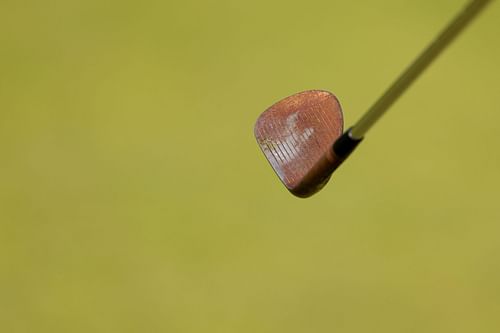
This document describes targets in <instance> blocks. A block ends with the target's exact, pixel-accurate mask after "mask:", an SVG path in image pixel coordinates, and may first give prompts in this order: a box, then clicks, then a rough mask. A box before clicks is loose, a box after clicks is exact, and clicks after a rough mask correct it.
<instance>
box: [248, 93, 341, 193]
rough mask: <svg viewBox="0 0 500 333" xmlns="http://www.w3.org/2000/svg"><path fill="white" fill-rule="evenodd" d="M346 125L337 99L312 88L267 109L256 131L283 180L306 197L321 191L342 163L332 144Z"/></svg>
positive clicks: (293, 191) (288, 186)
mask: <svg viewBox="0 0 500 333" xmlns="http://www.w3.org/2000/svg"><path fill="white" fill-rule="evenodd" d="M343 127H344V119H343V115H342V109H341V106H340V103H339V101H338V100H337V98H336V97H335V96H334V95H333V94H332V93H329V92H327V91H321V90H309V91H304V92H300V93H297V94H295V95H292V96H289V97H287V98H285V99H283V100H281V101H279V102H277V103H276V104H274V105H273V106H271V107H270V108H268V109H267V110H266V111H264V112H263V113H262V114H261V115H260V117H259V118H258V119H257V122H256V124H255V128H254V134H255V138H256V139H257V143H258V144H259V146H260V148H261V149H262V152H263V153H264V155H265V156H266V158H267V160H268V161H269V163H270V164H271V166H272V167H273V169H274V171H275V172H276V174H277V175H278V177H279V178H280V180H281V182H282V183H283V184H284V185H285V186H286V188H287V189H288V190H289V191H290V192H291V193H292V194H294V195H296V196H298V197H303V198H305V197H309V196H311V195H312V194H314V193H316V192H317V191H319V190H320V189H321V188H322V187H323V186H324V185H325V184H326V183H327V182H328V180H329V178H330V175H331V173H332V172H333V171H334V170H335V169H336V168H337V166H338V165H339V164H340V163H341V159H340V158H338V157H337V156H336V155H335V153H334V152H333V149H332V146H333V144H334V142H335V141H336V140H337V139H338V138H339V137H340V136H342V132H343Z"/></svg>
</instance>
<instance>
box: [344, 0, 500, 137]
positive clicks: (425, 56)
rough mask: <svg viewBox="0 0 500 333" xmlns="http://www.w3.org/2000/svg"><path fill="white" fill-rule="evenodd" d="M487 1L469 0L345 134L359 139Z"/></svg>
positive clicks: (488, 0)
mask: <svg viewBox="0 0 500 333" xmlns="http://www.w3.org/2000/svg"><path fill="white" fill-rule="evenodd" d="M490 1H491V0H473V1H471V2H470V3H469V4H468V5H467V6H466V7H465V8H464V9H463V11H462V12H461V13H460V14H458V15H457V17H455V19H454V20H453V21H452V22H451V23H450V24H449V25H448V26H447V27H446V28H445V29H444V30H443V31H442V32H441V34H440V35H439V36H438V37H437V38H436V39H435V40H434V41H433V42H432V43H431V44H430V45H429V46H428V47H427V49H426V50H425V51H424V52H423V53H422V54H420V56H419V57H418V58H417V59H416V60H415V61H414V62H413V63H412V64H411V65H410V66H409V67H408V68H407V69H406V70H405V71H404V72H403V73H402V74H401V76H400V77H399V78H398V79H397V80H396V81H395V82H394V83H393V84H392V85H391V86H390V87H389V89H388V90H387V91H386V92H385V94H384V95H382V96H381V97H380V98H379V99H378V100H377V101H376V102H375V104H373V106H372V107H371V108H370V109H369V110H368V111H367V112H366V113H365V114H364V115H363V117H361V119H360V120H359V121H358V122H357V123H356V124H355V125H354V126H353V127H352V128H351V129H350V131H349V133H348V135H349V137H350V138H352V139H354V140H360V139H362V138H363V137H364V135H365V134H366V132H367V131H368V130H369V129H370V128H371V127H372V126H373V124H375V122H376V121H377V120H378V119H379V118H380V117H381V116H382V115H383V114H384V113H385V111H387V109H389V107H390V106H391V105H392V104H393V103H394V102H395V101H396V100H397V99H398V98H399V97H400V96H401V95H402V94H403V93H404V92H405V90H406V89H408V87H409V86H410V85H411V84H412V83H413V82H414V81H415V79H417V78H418V76H419V75H420V74H422V72H423V71H424V70H425V69H426V68H427V67H428V66H429V65H430V64H431V63H432V61H433V60H434V59H436V58H437V56H438V55H439V54H440V53H441V52H442V51H443V50H444V49H445V48H446V47H447V46H448V45H449V44H450V43H451V42H452V41H453V40H454V39H455V37H456V36H458V35H459V34H460V32H462V31H463V29H464V28H465V27H466V26H467V25H468V24H469V23H470V22H471V21H472V20H473V19H474V17H476V16H477V14H479V12H481V10H482V9H483V8H484V7H485V6H486V5H487V4H488V3H489V2H490Z"/></svg>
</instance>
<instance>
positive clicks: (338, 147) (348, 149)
mask: <svg viewBox="0 0 500 333" xmlns="http://www.w3.org/2000/svg"><path fill="white" fill-rule="evenodd" d="M351 130H352V127H351V128H349V129H348V130H347V131H345V132H344V134H342V135H341V136H340V137H339V138H338V139H337V141H335V143H334V144H333V147H332V150H333V153H334V154H335V156H337V158H339V159H341V160H345V159H346V158H347V157H348V156H349V155H350V154H351V153H352V152H353V150H354V149H356V147H357V146H358V144H359V143H360V142H361V141H363V138H361V139H356V138H353V137H352V136H351V134H350V133H351Z"/></svg>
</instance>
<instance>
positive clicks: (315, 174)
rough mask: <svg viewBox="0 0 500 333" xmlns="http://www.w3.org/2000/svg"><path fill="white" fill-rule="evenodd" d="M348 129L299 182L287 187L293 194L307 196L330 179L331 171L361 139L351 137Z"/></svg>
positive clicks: (319, 188)
mask: <svg viewBox="0 0 500 333" xmlns="http://www.w3.org/2000/svg"><path fill="white" fill-rule="evenodd" d="M349 131H350V129H349V130H347V131H346V132H345V133H344V134H342V135H341V136H340V137H339V138H338V139H337V141H335V143H334V144H333V147H332V149H328V151H327V152H326V153H325V154H324V155H323V156H322V157H321V158H320V159H319V160H318V161H317V162H316V163H315V164H314V166H313V167H312V168H311V169H310V170H309V172H308V173H307V174H306V175H305V177H304V178H303V179H302V180H301V182H300V184H299V185H298V186H296V187H294V188H293V189H289V190H290V192H292V193H293V194H294V195H296V196H298V197H301V198H307V197H310V196H311V195H313V194H314V193H316V192H318V191H319V190H321V189H322V188H323V187H324V186H325V185H326V184H327V183H328V181H329V180H330V177H331V175H332V173H333V172H334V171H335V170H336V169H337V168H338V167H339V166H340V165H341V164H342V162H344V160H345V159H346V158H347V157H348V156H349V155H350V154H351V153H352V151H353V150H354V149H355V148H356V146H357V145H358V144H359V143H360V142H361V141H362V140H363V139H353V138H351V137H350V136H349Z"/></svg>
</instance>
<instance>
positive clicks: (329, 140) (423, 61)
mask: <svg viewBox="0 0 500 333" xmlns="http://www.w3.org/2000/svg"><path fill="white" fill-rule="evenodd" d="M489 2H491V0H473V1H470V2H469V4H468V5H467V6H465V8H464V9H463V10H462V11H461V12H460V13H459V14H458V15H457V16H456V17H455V18H454V19H453V20H452V21H451V23H449V24H448V26H447V27H446V28H445V29H444V30H443V31H442V32H441V33H440V34H439V35H438V36H437V38H436V39H435V40H434V41H433V42H432V43H431V44H430V45H429V46H428V47H427V48H426V49H425V50H424V51H423V52H422V53H421V54H420V56H419V57H417V59H416V60H415V61H414V62H413V63H412V64H411V65H410V66H409V67H408V68H407V69H406V70H405V71H404V72H403V73H402V74H401V75H400V76H399V78H397V79H396V81H394V83H393V84H392V85H391V86H390V87H389V89H387V91H386V92H385V93H384V94H383V95H382V96H381V97H380V98H379V99H378V100H377V101H376V102H375V103H374V104H373V106H372V107H371V108H370V109H369V110H368V111H367V112H366V113H365V114H364V115H363V116H362V117H361V119H359V121H358V122H357V123H355V125H354V126H353V127H351V128H349V129H348V130H347V131H345V132H344V133H343V134H342V132H343V128H344V125H343V115H342V109H341V106H340V103H339V101H338V100H337V98H336V97H335V96H334V95H333V94H332V93H330V92H327V91H321V90H308V91H304V92H300V93H297V94H294V95H292V96H289V97H287V98H285V99H283V100H281V101H279V102H277V103H276V104H274V105H272V106H271V107H270V108H268V109H267V110H266V111H264V112H263V113H262V114H261V115H260V116H259V118H258V119H257V122H256V124H255V128H254V134H255V138H256V139H257V143H258V144H259V146H260V148H261V150H262V151H263V153H264V155H265V156H266V158H267V160H268V161H269V163H270V164H271V166H272V167H273V169H274V171H275V172H276V174H277V175H278V177H279V178H280V180H281V182H282V183H283V184H284V185H285V186H286V188H287V189H288V190H289V191H290V192H291V193H292V194H294V195H296V196H298V197H302V198H306V197H309V196H311V195H313V194H314V193H316V192H318V191H319V190H320V189H322V188H323V187H324V186H325V185H326V183H327V182H328V180H329V179H330V176H331V174H332V173H333V171H335V169H337V167H338V166H339V165H340V164H341V163H342V162H343V161H344V160H345V159H346V158H347V157H348V156H349V155H350V154H351V153H352V151H353V150H354V149H355V148H356V146H357V145H358V144H359V143H360V142H361V141H362V140H363V138H364V136H365V134H366V133H367V132H368V130H369V129H370V128H371V127H372V126H373V125H374V124H375V123H376V122H377V120H379V119H380V117H381V116H382V115H383V114H384V113H385V112H386V111H387V110H388V109H389V107H390V106H391V105H392V104H393V103H394V102H395V101H396V100H397V99H398V98H399V97H400V96H401V95H402V94H403V93H404V92H405V91H406V89H408V87H410V85H411V84H412V83H413V82H414V81H415V80H416V79H417V78H418V77H419V75H420V74H422V72H424V70H425V69H426V68H427V67H428V66H429V65H430V64H431V63H432V61H433V60H435V59H436V58H437V56H438V55H439V54H440V53H442V51H443V50H444V49H445V48H446V47H447V46H448V45H449V44H450V43H451V42H452V41H453V40H454V39H455V37H457V36H458V35H459V34H460V33H461V32H462V31H463V29H464V28H465V27H466V26H467V25H468V24H469V23H470V22H471V21H472V20H473V19H474V18H475V17H476V16H477V15H478V14H479V13H480V12H481V10H482V9H484V8H485V7H486V5H487V4H488V3H489Z"/></svg>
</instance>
